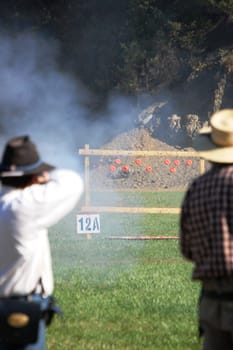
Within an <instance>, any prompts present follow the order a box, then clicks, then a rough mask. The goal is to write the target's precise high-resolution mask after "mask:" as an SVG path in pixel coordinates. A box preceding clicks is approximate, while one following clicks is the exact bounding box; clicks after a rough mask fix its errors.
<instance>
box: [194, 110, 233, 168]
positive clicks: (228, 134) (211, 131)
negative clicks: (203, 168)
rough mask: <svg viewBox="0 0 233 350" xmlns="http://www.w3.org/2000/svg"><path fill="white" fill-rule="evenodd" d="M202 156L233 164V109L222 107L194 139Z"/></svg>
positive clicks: (215, 161)
mask: <svg viewBox="0 0 233 350" xmlns="http://www.w3.org/2000/svg"><path fill="white" fill-rule="evenodd" d="M194 148H195V149H196V151H198V153H199V155H200V157H201V158H204V159H207V160H209V161H210V162H213V163H222V164H231V163H232V164H233V109H222V110H220V111H218V112H216V113H214V114H213V115H212V116H211V118H210V127H205V128H202V129H201V130H200V131H199V134H198V135H197V137H196V138H195V140H194Z"/></svg>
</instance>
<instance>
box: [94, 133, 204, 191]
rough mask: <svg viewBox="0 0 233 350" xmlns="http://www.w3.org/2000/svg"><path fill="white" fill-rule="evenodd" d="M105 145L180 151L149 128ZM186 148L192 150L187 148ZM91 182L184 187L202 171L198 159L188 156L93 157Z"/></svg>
mask: <svg viewBox="0 0 233 350" xmlns="http://www.w3.org/2000/svg"><path fill="white" fill-rule="evenodd" d="M101 148H102V149H112V150H144V151H149V150H158V151H174V152H175V151H176V152H177V151H178V150H179V151H180V150H181V149H177V148H176V147H172V146H170V145H168V144H166V143H164V142H162V141H159V140H158V139H155V138H153V137H152V136H151V135H150V134H149V132H148V131H147V130H146V129H143V128H135V129H132V130H130V131H129V132H125V133H122V134H120V135H118V136H117V137H115V138H114V139H113V140H112V141H111V142H109V143H107V144H105V145H103V146H102V147H101ZM184 151H193V149H192V148H186V149H185V150H184ZM90 163H91V164H90V166H91V171H90V186H91V189H92V190H100V189H107V190H110V189H128V190H130V189H132V190H133V189H137V190H153V189H163V188H184V187H186V186H187V185H188V184H189V183H190V182H191V181H192V180H193V179H194V177H196V176H197V175H198V174H199V169H200V166H199V159H198V158H187V157H183V158H181V157H171V156H159V157H155V156H154V157H152V156H151V157H144V156H143V157H135V156H119V157H116V156H103V157H91V162H90Z"/></svg>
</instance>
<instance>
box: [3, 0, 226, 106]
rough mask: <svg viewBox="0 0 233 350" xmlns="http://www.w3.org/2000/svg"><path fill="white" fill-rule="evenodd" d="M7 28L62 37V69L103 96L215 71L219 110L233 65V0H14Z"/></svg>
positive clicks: (172, 85) (168, 87) (170, 85)
mask: <svg viewBox="0 0 233 350" xmlns="http://www.w3.org/2000/svg"><path fill="white" fill-rule="evenodd" d="M0 10H1V15H0V16H1V24H2V28H3V30H4V29H6V30H15V31H23V30H32V31H36V32H40V33H42V34H43V35H45V36H48V37H52V38H55V39H57V40H58V41H59V42H60V43H61V48H62V50H61V51H62V54H61V60H60V65H61V68H62V69H64V70H66V71H69V72H71V73H72V74H73V75H74V76H75V77H77V78H78V79H79V80H81V81H82V82H83V83H84V85H85V86H86V87H87V88H88V89H89V90H90V91H93V92H94V93H95V94H97V95H98V96H102V97H104V96H107V95H108V94H109V93H110V92H111V93H114V92H115V93H121V94H124V95H128V96H130V95H133V96H136V95H140V94H147V93H148V94H150V95H152V96H153V95H156V94H158V93H160V92H161V91H172V90H174V89H177V88H179V89H181V91H182V88H184V86H185V84H187V83H188V82H192V81H195V80H196V79H198V78H199V76H200V75H203V74H206V75H207V76H208V74H211V75H214V77H215V90H214V91H213V95H214V101H213V104H215V105H214V107H213V109H217V108H218V107H219V105H220V104H221V102H222V101H221V99H222V90H224V88H225V85H226V81H231V79H232V77H231V75H232V74H231V71H232V68H233V1H223V0H222V1H219V0H189V1H187V0H170V1H168V0H118V1H113V0H33V1H32V0H20V1H16V0H14V1H13V0H8V1H7V2H5V1H4V2H2V3H1V5H0Z"/></svg>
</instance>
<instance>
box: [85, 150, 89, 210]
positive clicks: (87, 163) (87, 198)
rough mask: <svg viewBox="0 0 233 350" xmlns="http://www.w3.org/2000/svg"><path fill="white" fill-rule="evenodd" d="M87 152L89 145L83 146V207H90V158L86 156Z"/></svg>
mask: <svg viewBox="0 0 233 350" xmlns="http://www.w3.org/2000/svg"><path fill="white" fill-rule="evenodd" d="M88 150H89V145H88V144H86V145H85V151H87V153H86V155H85V159H84V166H85V178H84V181H85V206H87V207H89V206H90V157H89V156H88V155H87V154H88Z"/></svg>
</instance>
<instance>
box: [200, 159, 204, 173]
mask: <svg viewBox="0 0 233 350" xmlns="http://www.w3.org/2000/svg"><path fill="white" fill-rule="evenodd" d="M204 172H205V160H204V159H200V174H204Z"/></svg>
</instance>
